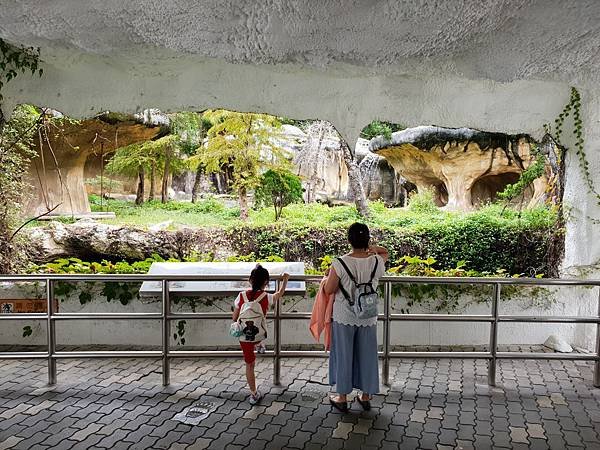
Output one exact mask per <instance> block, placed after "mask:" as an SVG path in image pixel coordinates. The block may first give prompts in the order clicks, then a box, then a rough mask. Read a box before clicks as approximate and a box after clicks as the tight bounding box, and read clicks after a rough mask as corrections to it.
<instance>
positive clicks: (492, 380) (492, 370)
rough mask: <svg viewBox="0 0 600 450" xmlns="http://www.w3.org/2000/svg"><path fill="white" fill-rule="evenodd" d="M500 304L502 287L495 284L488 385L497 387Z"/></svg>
mask: <svg viewBox="0 0 600 450" xmlns="http://www.w3.org/2000/svg"><path fill="white" fill-rule="evenodd" d="M499 303H500V285H499V284H498V283H494V297H493V298H492V316H493V317H494V320H493V321H492V322H490V354H491V356H492V357H491V358H490V360H489V361H488V385H490V386H496V363H497V353H498V305H499Z"/></svg>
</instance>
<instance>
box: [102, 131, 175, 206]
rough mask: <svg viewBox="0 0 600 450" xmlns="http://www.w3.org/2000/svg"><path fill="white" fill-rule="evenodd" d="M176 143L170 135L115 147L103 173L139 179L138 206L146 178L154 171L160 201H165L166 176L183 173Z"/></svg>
mask: <svg viewBox="0 0 600 450" xmlns="http://www.w3.org/2000/svg"><path fill="white" fill-rule="evenodd" d="M176 141H177V137H176V136H175V135H172V134H169V135H167V136H163V137H161V138H159V139H156V140H154V141H144V142H138V143H136V144H131V145H127V146H125V147H121V148H118V149H117V150H116V152H115V155H114V156H113V158H112V159H111V160H110V162H109V163H108V164H107V166H106V170H107V171H108V172H110V173H119V174H121V175H126V176H130V177H132V178H133V177H136V178H137V179H138V187H137V191H136V192H137V193H136V200H135V203H136V204H138V205H139V204H141V203H143V201H144V196H145V175H146V173H150V174H151V177H152V173H153V171H154V172H155V173H156V174H157V175H160V176H161V177H162V183H161V199H162V201H163V202H166V201H167V200H168V198H167V188H168V178H169V175H171V174H173V173H180V172H181V171H182V170H184V165H183V162H182V161H181V159H180V158H178V152H177V146H176ZM153 168H154V170H153ZM151 183H152V181H151Z"/></svg>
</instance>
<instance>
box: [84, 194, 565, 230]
mask: <svg viewBox="0 0 600 450" xmlns="http://www.w3.org/2000/svg"><path fill="white" fill-rule="evenodd" d="M421 200H422V201H413V203H411V205H410V206H409V207H407V208H387V207H385V206H384V205H383V203H381V202H371V203H370V210H371V217H370V218H369V219H368V220H367V221H366V223H367V224H368V225H371V226H375V227H379V228H406V229H413V230H419V229H427V228H430V227H432V226H439V225H443V224H449V223H453V222H456V221H461V220H465V219H468V220H475V221H478V222H479V221H483V222H486V223H489V225H490V226H495V225H497V226H507V225H510V224H513V223H514V224H515V225H521V226H523V225H525V226H530V227H533V228H545V227H549V226H551V225H552V224H553V223H554V222H555V220H556V213H555V212H554V211H553V210H551V209H549V208H546V207H538V208H534V209H530V210H523V211H521V212H519V211H516V210H514V209H511V208H505V207H504V206H502V205H499V204H491V205H487V206H485V207H483V208H481V209H479V210H477V211H473V212H469V213H456V212H448V211H444V210H441V209H439V208H437V207H435V205H433V203H432V202H430V201H429V199H421ZM90 201H91V204H92V211H101V210H103V211H113V212H115V214H116V216H117V217H116V219H107V220H103V222H104V223H110V224H118V225H133V226H138V227H142V228H146V227H148V226H152V225H155V224H157V223H161V222H166V221H172V223H171V224H170V225H169V227H168V228H167V229H175V228H177V227H180V226H189V227H223V228H226V227H230V226H235V225H240V224H241V223H242V222H241V221H240V219H239V208H237V207H227V206H226V205H225V204H224V203H223V202H222V201H220V200H218V199H215V198H208V199H203V200H201V201H199V202H198V203H195V204H194V203H189V202H179V201H171V202H168V203H165V204H163V203H160V202H157V201H152V202H147V203H144V204H143V205H140V206H136V205H135V204H134V203H133V202H129V201H123V200H108V201H106V200H105V201H104V207H103V208H102V209H101V208H100V204H99V203H100V202H99V198H98V197H97V196H90ZM274 219H275V213H274V211H273V209H272V208H265V209H260V210H251V211H250V218H249V220H248V222H247V224H248V225H253V226H265V225H270V224H273V223H274ZM356 221H361V218H360V216H359V215H358V213H357V211H356V208H355V207H354V206H334V207H329V206H327V205H322V204H319V203H313V204H310V205H305V204H300V203H298V204H292V205H288V206H287V207H285V208H284V210H283V215H282V217H281V219H280V220H279V222H278V223H279V224H281V225H282V226H299V227H319V228H327V227H340V226H346V225H350V224H351V223H353V222H356Z"/></svg>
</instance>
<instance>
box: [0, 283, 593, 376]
mask: <svg viewBox="0 0 600 450" xmlns="http://www.w3.org/2000/svg"><path fill="white" fill-rule="evenodd" d="M272 278H273V279H274V280H276V283H278V282H279V279H280V276H272ZM246 279H247V277H246V276H241V275H139V274H134V275H106V274H100V275H94V274H75V275H70V274H69V275H64V274H46V275H41V274H32V275H0V283H15V282H19V283H30V282H44V283H45V284H46V301H47V310H48V312H47V313H45V314H40V313H17V314H0V320H44V321H46V322H47V343H48V344H47V345H48V350H47V351H45V352H39V351H31V352H21V351H19V352H0V360H2V359H7V360H24V359H47V361H48V383H49V384H54V383H56V361H57V360H59V359H87V358H147V359H160V360H162V368H163V373H162V376H163V384H164V385H167V384H169V382H170V361H171V360H172V359H178V358H203V359H204V358H239V357H241V356H242V352H241V351H239V350H171V349H170V345H169V339H170V336H171V333H170V323H171V321H174V320H182V319H187V320H230V319H231V314H230V313H225V312H216V313H215V312H172V311H171V302H170V292H169V283H170V282H172V281H241V280H246ZM290 279H291V280H294V281H305V282H314V283H318V282H320V281H321V277H320V276H315V275H292V276H290ZM91 281H93V282H115V281H119V282H132V283H135V282H143V281H159V282H160V283H161V285H162V299H161V303H162V310H161V312H142V313H57V312H55V311H53V309H54V299H55V296H54V284H55V283H56V282H72V283H76V282H91ZM380 283H382V284H383V286H384V296H383V297H384V298H383V301H384V310H383V313H382V314H379V317H378V320H379V321H381V322H383V328H384V339H383V350H382V351H379V352H378V356H379V358H380V359H382V360H383V370H382V372H383V381H384V384H389V369H390V360H391V359H402V358H406V359H416V358H456V359H485V360H487V361H488V383H489V384H490V385H495V384H496V363H497V360H506V359H515V360H516V359H534V360H580V361H594V362H595V368H594V386H596V387H600V295H599V296H598V315H597V316H524V315H505V314H499V302H500V297H501V288H502V286H522V287H529V286H531V287H535V286H575V287H577V286H583V287H588V288H593V287H597V286H600V280H576V279H527V278H466V277H465V278H442V277H440V278H429V277H397V276H396V277H389V276H386V277H382V278H381V279H380ZM393 284H436V285H469V284H472V285H483V286H487V285H489V286H490V287H491V288H492V295H491V296H490V303H491V313H490V314H397V313H392V312H391V300H392V289H391V287H392V285H393ZM310 317H311V314H310V313H307V312H282V311H281V308H280V305H279V303H277V304H276V305H275V311H274V312H272V313H268V314H267V318H268V319H270V320H273V321H274V329H275V345H274V349H273V350H272V351H267V352H266V353H265V354H264V355H263V357H267V358H273V361H274V365H273V380H274V382H275V384H279V382H280V362H281V359H282V358H305V357H310V358H327V357H328V353H327V352H325V351H316V350H307V351H299V350H283V349H282V348H281V322H282V321H283V320H308V319H310ZM74 320H134V321H139V320H156V321H161V324H162V325H161V327H162V337H161V346H160V347H161V349H160V350H140V351H57V350H56V328H55V322H56V321H74ZM406 321H411V322H424V321H427V322H463V323H464V322H474V323H488V324H490V345H489V350H488V351H470V352H465V351H454V352H453V351H431V352H429V351H393V350H392V346H391V343H390V330H391V325H392V323H393V322H406ZM502 323H577V324H579V323H581V324H596V330H597V333H596V334H597V335H596V351H595V352H594V353H588V354H584V353H566V354H565V353H534V352H499V351H498V348H497V347H498V344H497V342H498V327H499V326H500V324H502Z"/></svg>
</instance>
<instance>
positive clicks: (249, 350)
mask: <svg viewBox="0 0 600 450" xmlns="http://www.w3.org/2000/svg"><path fill="white" fill-rule="evenodd" d="M256 344H258V342H240V347H242V352H244V361H245V362H246V364H252V363H253V362H254V361H256V355H255V354H254V347H255V346H256Z"/></svg>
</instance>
